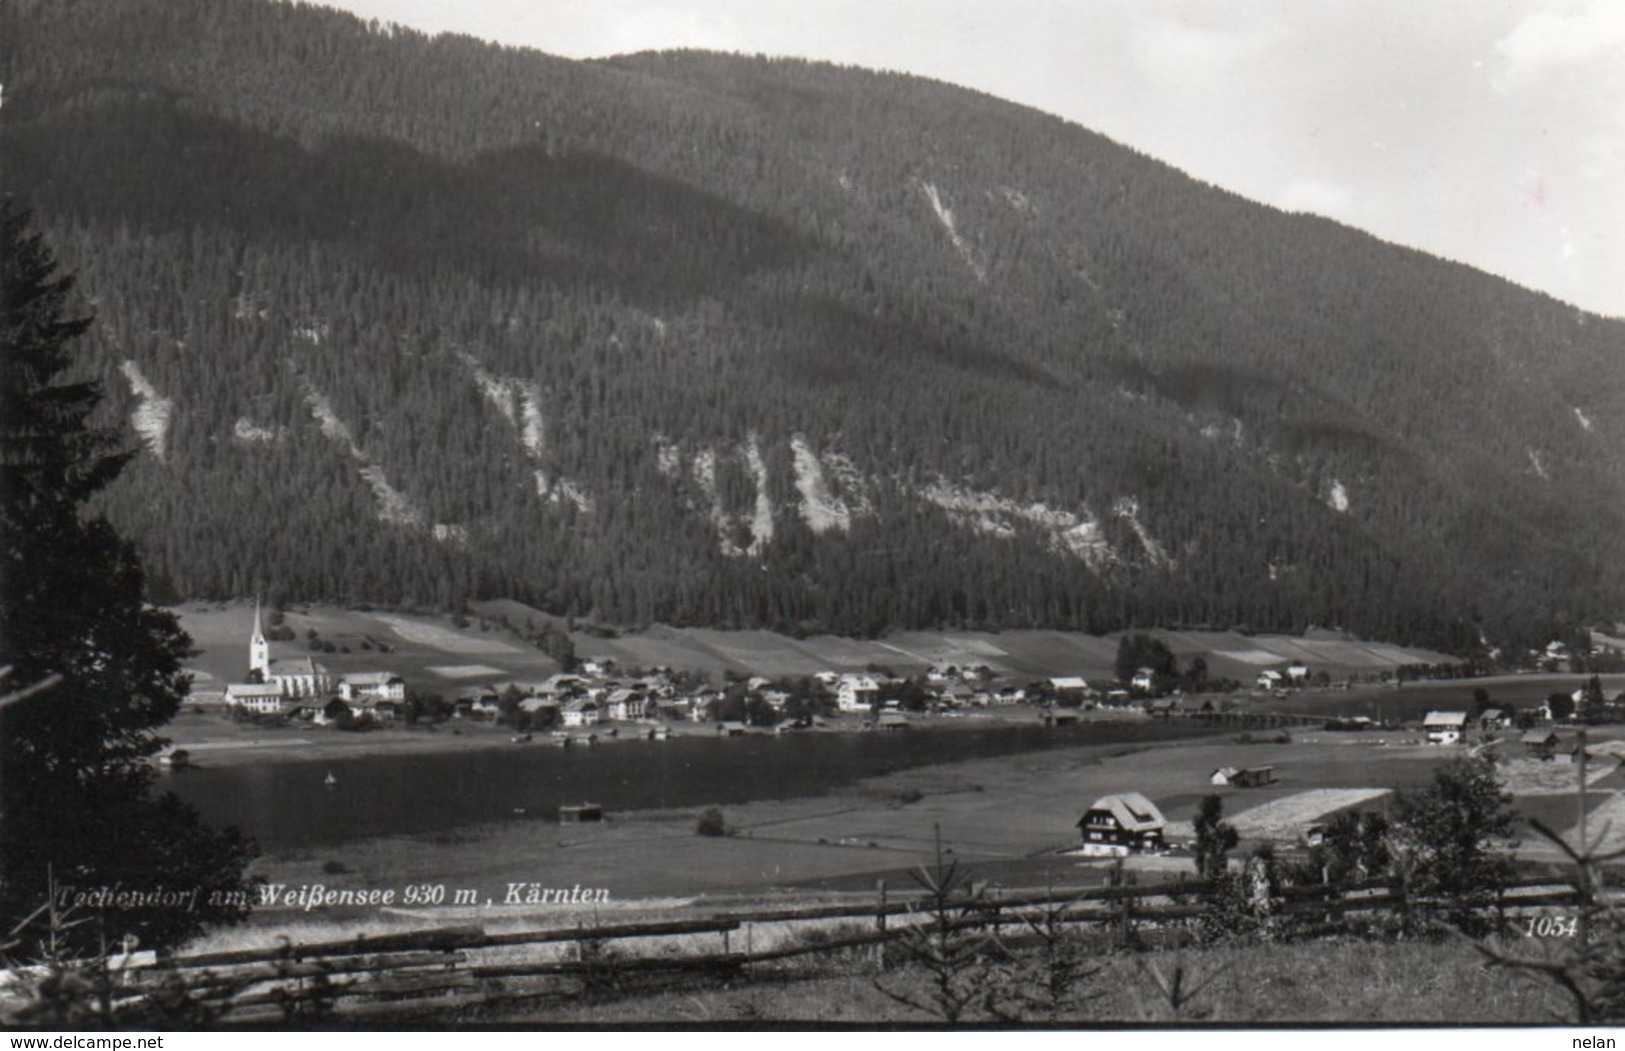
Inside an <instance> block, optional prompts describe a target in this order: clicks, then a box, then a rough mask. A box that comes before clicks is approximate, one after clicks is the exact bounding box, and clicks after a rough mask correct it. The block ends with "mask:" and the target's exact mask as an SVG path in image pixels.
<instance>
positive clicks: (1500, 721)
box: [1478, 708, 1512, 730]
mask: <svg viewBox="0 0 1625 1051" xmlns="http://www.w3.org/2000/svg"><path fill="white" fill-rule="evenodd" d="M1511 725H1512V713H1511V712H1510V711H1508V710H1507V709H1505V708H1485V709H1484V710H1483V711H1481V712H1479V713H1478V728H1479V729H1480V730H1504V729H1506V728H1507V727H1509V726H1511Z"/></svg>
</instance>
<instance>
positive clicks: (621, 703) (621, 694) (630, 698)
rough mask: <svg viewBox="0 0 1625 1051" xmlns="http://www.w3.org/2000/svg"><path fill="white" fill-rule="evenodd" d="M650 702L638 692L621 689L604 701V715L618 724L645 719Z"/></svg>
mask: <svg viewBox="0 0 1625 1051" xmlns="http://www.w3.org/2000/svg"><path fill="white" fill-rule="evenodd" d="M648 705H649V702H648V700H647V699H646V698H645V697H644V696H643V694H641V693H638V692H637V691H636V690H628V689H619V690H615V691H613V692H612V693H610V695H609V697H608V699H606V700H605V701H604V714H605V715H607V716H608V717H609V718H610V719H613V720H615V721H617V722H625V721H627V720H630V719H641V718H643V715H644V712H645V711H647V710H648Z"/></svg>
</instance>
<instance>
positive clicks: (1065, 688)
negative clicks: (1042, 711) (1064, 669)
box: [1049, 675, 1089, 697]
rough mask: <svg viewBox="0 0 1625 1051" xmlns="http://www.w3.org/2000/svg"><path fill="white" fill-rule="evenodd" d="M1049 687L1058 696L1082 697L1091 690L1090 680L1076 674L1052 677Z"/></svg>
mask: <svg viewBox="0 0 1625 1051" xmlns="http://www.w3.org/2000/svg"><path fill="white" fill-rule="evenodd" d="M1049 688H1050V690H1051V691H1052V692H1053V693H1054V694H1055V696H1057V697H1067V696H1071V697H1082V696H1083V695H1084V694H1086V693H1088V692H1089V682H1088V680H1086V679H1082V678H1080V677H1078V676H1076V675H1062V676H1058V677H1056V678H1052V679H1050V681H1049Z"/></svg>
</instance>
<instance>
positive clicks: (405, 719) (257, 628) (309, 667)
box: [168, 606, 1625, 786]
mask: <svg viewBox="0 0 1625 1051" xmlns="http://www.w3.org/2000/svg"><path fill="white" fill-rule="evenodd" d="M247 649H248V674H247V676H246V679H247V681H245V682H232V683H227V684H225V685H224V687H223V688H222V689H219V690H218V691H214V690H209V689H206V688H205V689H198V688H194V691H193V694H192V697H191V698H190V701H189V706H190V707H191V708H192V710H193V711H194V712H206V711H217V712H223V713H225V714H226V715H227V716H229V717H230V718H232V719H234V720H237V721H241V722H246V723H250V724H253V725H257V726H264V727H276V726H293V725H300V726H311V727H329V728H332V729H335V730H347V731H365V730H370V729H383V728H391V727H394V728H400V727H405V726H412V725H415V726H418V727H424V726H427V727H431V728H432V727H436V726H440V725H450V726H451V727H453V731H452V732H453V733H454V734H459V735H460V734H461V730H460V729H457V728H458V727H467V728H469V730H470V731H471V732H472V731H474V729H475V728H477V727H482V726H483V727H486V728H488V731H487V732H488V733H489V731H490V730H498V729H500V730H502V731H504V732H506V733H508V734H509V736H508V737H507V738H506V739H507V740H509V741H511V742H512V743H515V744H526V743H531V742H534V741H544V742H551V743H555V744H559V745H562V746H565V747H568V746H571V745H578V744H593V743H599V742H602V741H608V740H612V739H617V738H649V739H654V740H665V739H667V738H668V737H670V736H673V735H679V736H718V737H744V736H749V735H759V734H774V735H782V734H787V733H796V732H828V731H837V732H852V731H881V732H894V731H901V730H909V729H913V728H917V727H920V728H925V727H929V728H941V727H953V726H966V727H971V726H979V725H988V721H989V720H993V721H1001V722H1006V723H1011V722H1013V723H1017V724H1021V723H1028V724H1030V723H1032V722H1038V723H1040V724H1042V725H1044V726H1047V727H1053V728H1064V727H1073V726H1078V725H1080V724H1082V723H1084V722H1097V721H1100V720H1133V721H1144V720H1198V721H1202V722H1206V723H1212V724H1215V725H1217V726H1226V725H1235V726H1237V727H1248V726H1258V727H1265V726H1271V727H1296V728H1299V729H1305V728H1313V729H1320V730H1325V731H1334V732H1354V733H1359V732H1376V731H1381V732H1388V733H1409V734H1411V735H1412V736H1411V738H1410V740H1414V741H1415V743H1418V744H1424V743H1425V744H1428V745H1436V746H1447V747H1448V746H1459V747H1463V748H1478V747H1483V746H1485V745H1487V744H1494V745H1496V746H1497V747H1499V748H1501V749H1502V751H1503V753H1504V752H1505V751H1506V750H1507V749H1508V747H1509V745H1510V743H1511V740H1512V738H1514V737H1516V735H1518V734H1521V735H1522V736H1521V738H1517V743H1518V745H1519V748H1520V751H1519V754H1520V755H1527V756H1530V757H1533V758H1536V759H1539V760H1542V761H1549V762H1554V763H1572V762H1574V761H1575V760H1576V757H1577V756H1578V754H1579V752H1580V750H1581V748H1582V745H1581V744H1580V743H1579V741H1578V737H1577V734H1576V730H1577V729H1578V728H1579V727H1581V726H1582V725H1584V724H1586V723H1598V722H1614V721H1618V719H1617V717H1618V714H1619V713H1620V712H1621V710H1622V709H1625V694H1622V695H1620V696H1618V697H1615V698H1614V699H1613V700H1612V701H1609V700H1608V699H1607V698H1606V697H1605V696H1604V694H1603V692H1602V690H1601V687H1600V683H1599V681H1598V680H1597V678H1596V677H1595V676H1593V677H1592V679H1591V680H1590V681H1589V682H1586V683H1584V684H1582V685H1580V686H1579V687H1578V688H1575V689H1573V690H1572V691H1563V692H1557V693H1553V694H1551V695H1550V696H1548V697H1547V698H1546V699H1545V700H1543V701H1542V702H1541V703H1540V704H1538V705H1526V706H1525V707H1523V708H1521V709H1520V708H1517V707H1514V706H1512V705H1510V704H1493V703H1491V702H1490V700H1489V696H1488V693H1487V691H1486V690H1484V689H1477V690H1474V691H1472V703H1470V704H1463V705H1462V706H1460V707H1448V708H1447V707H1443V706H1441V707H1439V708H1430V709H1427V710H1426V711H1418V712H1414V713H1410V714H1411V717H1409V718H1405V717H1404V715H1405V714H1406V713H1399V715H1398V716H1389V717H1382V716H1381V714H1380V713H1381V708H1380V705H1379V707H1378V712H1379V715H1378V716H1372V715H1361V714H1347V713H1342V714H1340V711H1341V709H1342V707H1343V706H1341V705H1339V704H1337V703H1336V702H1337V699H1338V698H1340V697H1341V696H1346V695H1348V692H1349V691H1350V690H1351V688H1352V687H1354V686H1355V685H1356V681H1355V677H1354V676H1352V675H1350V676H1347V677H1344V678H1340V679H1336V680H1334V679H1333V678H1332V677H1331V676H1330V675H1329V674H1328V673H1327V671H1326V670H1324V669H1318V670H1317V669H1314V668H1312V667H1311V666H1310V665H1309V664H1308V663H1307V662H1305V661H1303V660H1288V661H1283V662H1281V663H1280V664H1279V665H1277V666H1274V667H1264V668H1261V669H1260V670H1259V671H1258V673H1257V676H1256V678H1255V680H1254V681H1253V682H1252V683H1250V684H1242V683H1240V682H1236V681H1234V680H1227V679H1214V680H1206V679H1204V680H1202V681H1199V682H1198V681H1193V680H1192V679H1191V678H1189V677H1185V678H1180V677H1176V676H1173V675H1170V674H1169V673H1168V672H1167V671H1166V670H1158V669H1153V668H1150V667H1139V668H1137V669H1136V670H1135V671H1134V673H1133V675H1132V676H1129V677H1128V678H1127V679H1125V680H1122V681H1118V680H1109V681H1106V682H1101V681H1099V680H1096V681H1094V682H1091V681H1090V680H1088V679H1086V678H1084V677H1083V676H1081V675H1060V676H1046V677H1041V678H1026V679H1023V678H1017V677H1012V676H1009V675H999V674H997V673H995V672H994V670H993V669H991V668H990V667H988V666H987V665H985V664H983V665H975V666H970V665H967V666H959V665H954V664H937V665H933V666H930V667H928V668H927V669H925V670H924V671H923V672H922V673H920V674H917V675H914V676H910V677H899V676H897V675H894V674H892V673H891V672H890V671H889V670H888V669H885V668H879V667H871V669H870V670H867V671H862V672H853V671H841V672H838V671H833V670H823V671H818V672H815V673H813V674H810V675H802V676H782V675H781V676H779V677H776V678H770V677H768V676H764V675H749V674H744V673H740V672H729V673H727V674H726V675H724V676H723V679H724V681H723V682H722V683H721V684H720V685H718V684H715V683H713V682H711V681H710V680H709V679H708V678H707V677H706V676H704V675H700V674H696V673H694V672H685V671H674V670H672V669H670V668H651V669H646V668H630V669H623V668H621V667H620V666H619V665H618V664H617V662H616V661H615V660H614V659H613V658H610V657H597V658H587V659H582V660H579V661H576V660H572V661H571V662H570V665H571V667H570V670H568V671H563V670H561V671H556V672H554V673H552V674H549V675H547V676H545V677H541V678H537V679H532V680H524V679H510V680H507V681H501V680H499V681H495V682H487V683H481V684H477V685H470V686H464V687H461V688H458V689H456V690H455V691H453V692H451V693H450V694H449V695H441V694H433V693H431V694H425V693H423V692H419V691H415V690H412V689H410V688H409V686H408V682H407V680H406V678H405V677H404V676H403V675H402V674H400V673H398V672H396V671H393V670H390V669H389V668H387V667H378V668H374V669H367V670H347V671H345V672H343V673H341V674H334V673H332V672H330V671H329V670H328V668H327V667H326V666H325V665H323V664H322V663H321V662H320V661H318V660H317V659H316V658H315V657H309V656H300V657H273V655H272V643H271V638H270V636H269V635H268V634H267V632H266V630H265V627H264V622H263V616H262V613H261V611H260V609H259V608H258V607H257V606H256V608H255V610H254V621H253V627H252V629H251V632H250V635H249V639H248V645H247ZM384 649H385V648H383V647H381V648H380V651H381V652H380V657H381V658H383V659H381V660H380V664H386V663H387V658H388V657H389V656H390V655H389V654H388V653H387V652H383V651H384ZM1369 679H1370V681H1371V682H1375V683H1377V684H1380V685H1382V686H1389V685H1392V683H1393V680H1392V678H1391V676H1390V675H1389V674H1388V673H1387V672H1383V673H1382V674H1381V675H1380V676H1377V675H1373V676H1370V677H1369ZM1464 692H1465V691H1464ZM1317 698H1318V700H1317ZM1295 699H1297V700H1305V701H1309V702H1312V703H1313V705H1314V709H1318V708H1321V707H1322V706H1324V708H1325V710H1324V711H1321V712H1318V713H1317V712H1316V711H1315V710H1314V709H1309V710H1308V711H1306V710H1305V708H1304V707H1303V706H1299V707H1298V708H1297V709H1296V710H1295V711H1287V710H1285V709H1286V707H1288V705H1287V704H1283V703H1282V702H1291V701H1293V700H1295ZM1463 699H1464V700H1465V698H1463ZM173 755H174V751H173V750H171V752H170V753H168V756H169V759H170V761H173ZM1273 780H1274V777H1273V772H1272V771H1271V770H1270V769H1269V768H1267V767H1266V768H1262V769H1251V768H1246V767H1222V768H1219V769H1218V770H1216V771H1215V772H1214V783H1215V784H1228V785H1238V786H1248V785H1253V784H1268V783H1271V782H1272V781H1273Z"/></svg>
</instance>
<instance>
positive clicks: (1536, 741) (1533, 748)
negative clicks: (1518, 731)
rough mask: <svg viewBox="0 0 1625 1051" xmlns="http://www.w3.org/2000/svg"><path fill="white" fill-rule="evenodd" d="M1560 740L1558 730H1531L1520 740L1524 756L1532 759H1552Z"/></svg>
mask: <svg viewBox="0 0 1625 1051" xmlns="http://www.w3.org/2000/svg"><path fill="white" fill-rule="evenodd" d="M1558 740H1559V738H1558V736H1557V731H1556V730H1530V731H1529V732H1528V733H1525V734H1524V735H1523V736H1522V737H1520V738H1518V741H1519V743H1520V744H1522V745H1523V749H1524V754H1525V755H1527V756H1529V757H1530V758H1531V759H1550V758H1551V757H1552V753H1553V752H1554V751H1556V749H1557V742H1558Z"/></svg>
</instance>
